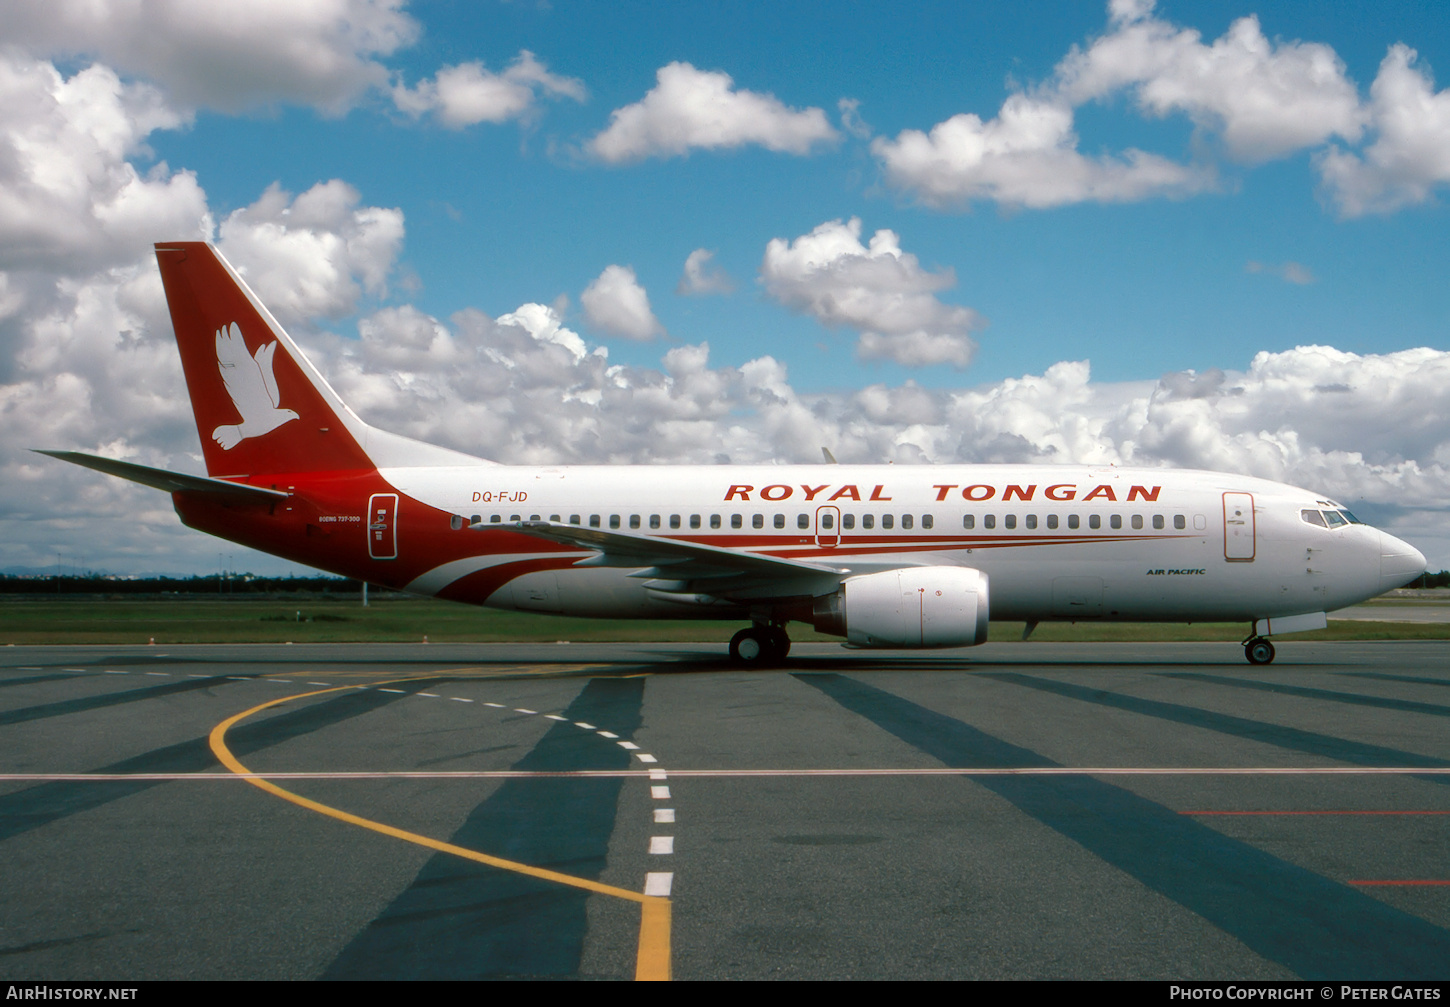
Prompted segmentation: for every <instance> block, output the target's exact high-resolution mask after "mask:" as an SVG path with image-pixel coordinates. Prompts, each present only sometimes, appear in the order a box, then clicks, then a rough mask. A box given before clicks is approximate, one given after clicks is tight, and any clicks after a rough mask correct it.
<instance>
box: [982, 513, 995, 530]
mask: <svg viewBox="0 0 1450 1007" xmlns="http://www.w3.org/2000/svg"><path fill="white" fill-rule="evenodd" d="M982 527H983V528H995V527H997V515H995V514H988V515H986V516H985V517H983V518H982Z"/></svg>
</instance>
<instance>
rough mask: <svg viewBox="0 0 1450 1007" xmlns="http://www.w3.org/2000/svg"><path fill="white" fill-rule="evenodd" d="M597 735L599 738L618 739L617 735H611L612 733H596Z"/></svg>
mask: <svg viewBox="0 0 1450 1007" xmlns="http://www.w3.org/2000/svg"><path fill="white" fill-rule="evenodd" d="M598 734H599V736H600V737H601V738H617V737H619V735H617V734H615V733H613V732H612V731H600V732H598Z"/></svg>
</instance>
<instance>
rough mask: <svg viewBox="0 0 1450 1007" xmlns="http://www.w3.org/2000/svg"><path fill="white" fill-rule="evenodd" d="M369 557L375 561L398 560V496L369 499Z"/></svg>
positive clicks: (379, 496)
mask: <svg viewBox="0 0 1450 1007" xmlns="http://www.w3.org/2000/svg"><path fill="white" fill-rule="evenodd" d="M368 555H369V556H371V557H372V558H373V559H397V558H398V494H396V493H374V494H373V495H372V496H370V497H368Z"/></svg>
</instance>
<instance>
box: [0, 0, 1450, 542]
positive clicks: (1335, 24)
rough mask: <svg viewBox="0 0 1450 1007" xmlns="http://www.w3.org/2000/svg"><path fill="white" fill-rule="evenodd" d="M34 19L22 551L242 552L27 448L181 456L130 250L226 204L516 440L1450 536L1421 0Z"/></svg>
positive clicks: (24, 55) (301, 1)
mask: <svg viewBox="0 0 1450 1007" xmlns="http://www.w3.org/2000/svg"><path fill="white" fill-rule="evenodd" d="M7 6H8V7H9V8H10V13H9V14H8V15H7V18H6V19H5V23H4V25H0V41H4V42H5V43H6V46H7V47H8V48H6V50H5V53H6V55H5V57H4V66H3V67H0V70H3V71H4V74H3V79H0V91H3V93H0V99H4V101H3V106H4V109H5V110H4V111H0V148H4V150H5V151H7V152H9V154H10V155H12V156H11V157H10V162H9V166H8V167H7V166H5V165H4V164H0V185H3V186H5V187H6V188H7V189H8V190H9V192H10V193H11V195H10V197H8V198H7V200H0V280H3V281H4V282H3V286H0V424H3V426H0V434H3V435H4V440H5V445H6V446H5V449H4V450H5V455H4V457H3V458H0V470H3V471H4V473H5V474H6V475H7V476H8V477H9V481H10V483H11V485H12V487H18V488H14V489H12V490H11V491H9V492H6V493H4V494H0V496H3V499H0V530H3V531H4V538H0V547H3V550H0V566H6V565H23V564H26V563H38V562H39V560H40V559H43V558H44V557H45V556H46V555H50V556H52V557H53V556H54V555H55V551H56V549H57V548H62V549H64V548H66V547H67V546H66V543H67V542H74V541H76V539H77V537H80V538H82V539H87V540H90V539H91V538H92V537H93V539H94V540H93V542H89V544H86V545H84V546H82V547H80V548H78V549H77V550H76V551H84V552H86V553H87V554H88V555H93V556H95V557H97V560H96V562H95V563H94V564H93V565H98V566H99V565H103V563H104V564H105V565H107V566H108V567H109V568H130V569H136V568H146V569H185V568H187V567H188V566H193V565H198V564H199V565H201V566H202V567H203V568H205V564H206V562H207V561H206V559H205V557H207V556H208V555H212V556H213V558H214V550H213V549H211V548H210V547H209V546H207V545H206V543H205V542H204V541H203V542H200V543H196V544H193V543H192V542H191V539H189V538H188V537H187V533H184V532H182V531H180V530H178V529H176V528H175V520H174V518H173V517H171V516H170V515H169V510H168V509H167V508H165V507H164V505H163V506H157V505H156V501H154V500H152V501H150V503H149V504H148V505H145V506H146V510H145V511H144V514H145V515H146V516H145V517H144V518H142V519H140V525H141V526H142V528H143V529H144V531H143V532H140V533H138V532H135V531H134V530H127V531H126V532H125V533H124V534H117V533H116V531H115V530H114V529H112V530H110V531H107V529H106V523H107V522H108V521H110V520H112V518H111V517H110V515H111V514H112V513H113V512H114V511H115V509H117V508H123V507H124V508H134V507H135V506H137V504H136V501H138V500H141V499H142V498H141V497H139V496H134V495H130V494H132V493H133V491H132V490H130V489H129V488H112V489H106V490H100V489H96V488H94V487H92V486H89V485H88V484H87V483H86V482H85V481H84V480H85V479H88V478H89V477H84V476H72V475H70V474H69V473H64V474H58V473H57V472H56V471H55V470H54V469H53V468H40V467H37V466H36V464H35V463H34V462H32V461H31V460H30V458H31V457H33V456H30V457H26V456H24V455H23V453H21V449H22V448H23V447H26V446H31V442H32V441H36V440H37V439H39V440H41V441H44V444H43V446H59V447H77V448H82V449H86V450H102V451H107V452H109V453H114V454H117V455H118V456H123V457H132V458H135V459H136V460H139V461H145V462H147V463H152V464H169V465H172V466H174V467H178V468H192V469H194V468H195V467H196V464H197V462H198V459H199V456H198V453H197V451H196V443H195V441H196V433H195V429H194V427H191V428H189V427H188V422H189V421H188V419H187V417H186V415H185V413H184V410H182V409H180V408H179V407H178V406H177V405H176V402H177V401H178V400H179V394H180V388H179V371H178V370H177V369H176V368H175V366H174V363H172V362H170V361H171V357H170V356H168V354H174V351H173V350H171V349H170V348H169V346H168V340H169V338H170V334H169V331H168V325H167V321H166V319H165V316H164V313H162V312H159V311H158V309H157V304H156V301H155V292H156V289H157V288H156V285H155V282H154V277H153V275H152V274H153V273H154V267H153V266H152V265H151V263H150V260H149V251H148V249H149V244H150V243H151V242H152V241H156V240H167V239H174V238H179V237H197V236H205V237H208V238H211V239H212V240H215V241H217V242H218V244H219V246H220V247H221V248H222V250H223V252H224V253H225V254H227V255H228V256H229V258H231V259H232V260H233V261H234V262H235V263H236V264H237V265H238V266H239V267H240V268H241V269H242V270H243V271H244V272H245V273H246V274H247V275H248V276H249V278H251V280H252V282H253V283H254V284H255V285H256V286H257V287H258V289H259V292H260V293H261V294H262V296H263V297H264V299H265V300H268V301H269V303H271V304H273V306H274V308H276V309H277V310H278V314H279V316H281V317H282V318H283V319H284V321H285V322H286V324H288V326H289V327H290V328H292V329H293V331H294V333H295V334H296V335H297V336H298V338H299V339H300V340H301V341H302V342H303V344H304V346H306V347H307V348H308V350H309V352H310V353H313V354H314V355H315V356H317V357H318V359H319V362H320V363H322V364H323V366H324V369H325V370H328V372H329V375H330V377H332V378H333V379H334V380H335V382H336V383H337V384H338V385H339V387H340V388H341V389H342V390H343V391H344V394H345V395H347V394H349V393H350V392H351V397H352V398H354V399H356V400H357V401H356V402H355V404H356V405H357V406H358V408H359V411H361V412H362V413H363V414H364V415H365V416H367V417H368V418H369V419H372V420H374V421H375V422H379V423H380V424H381V425H385V426H387V425H392V426H394V427H396V428H399V429H403V430H404V431H405V432H408V433H412V434H413V435H415V436H426V437H430V438H432V439H438V440H442V441H445V442H447V443H449V444H451V445H452V446H455V447H460V448H463V449H465V450H472V451H474V452H476V453H479V454H483V455H487V456H490V457H495V458H498V459H499V460H503V461H519V462H525V461H542V460H548V461H561V462H568V461H637V462H669V461H725V460H732V461H746V460H761V459H772V458H773V459H778V460H783V461H804V460H811V458H813V457H818V455H819V447H820V445H821V444H823V443H826V444H829V445H830V446H832V448H833V450H835V451H836V452H837V454H838V455H839V456H841V457H842V458H843V460H846V459H850V460H859V461H880V460H894V461H899V462H903V463H905V462H913V461H914V462H931V461H939V462H945V461H974V460H982V461H986V460H1019V461H1057V462H1066V461H1115V462H1118V463H1120V464H1129V463H1132V464H1154V465H1159V464H1171V465H1191V466H1196V467H1206V468H1229V469H1233V470H1237V471H1244V472H1251V473H1252V474H1255V475H1261V476H1266V477H1269V478H1276V479H1283V480H1285V481H1289V482H1295V483H1299V484H1304V485H1313V486H1316V487H1318V488H1320V489H1321V490H1322V491H1323V492H1326V493H1329V494H1332V495H1336V496H1339V497H1341V498H1343V499H1345V500H1346V501H1349V502H1352V503H1354V504H1356V505H1357V506H1360V507H1362V508H1366V509H1367V510H1368V511H1369V512H1371V513H1374V514H1376V515H1377V516H1378V519H1379V520H1382V521H1383V522H1384V523H1386V524H1388V525H1391V526H1392V527H1394V528H1395V529H1396V530H1397V531H1398V532H1400V533H1401V534H1404V535H1405V536H1406V537H1408V538H1410V539H1411V540H1412V541H1416V542H1417V544H1419V545H1421V547H1422V548H1423V549H1425V550H1426V552H1427V553H1428V554H1430V555H1431V558H1432V562H1435V561H1436V560H1437V559H1438V561H1439V562H1441V563H1442V564H1444V563H1450V523H1447V522H1446V520H1445V518H1444V513H1445V512H1444V499H1445V492H1446V491H1450V471H1447V467H1450V429H1447V422H1450V420H1447V417H1450V399H1447V397H1446V396H1447V395H1450V391H1445V390H1444V389H1445V386H1446V384H1447V383H1446V382H1445V381H1443V380H1442V378H1443V377H1444V376H1446V375H1450V346H1447V338H1446V333H1447V331H1450V329H1447V323H1450V284H1446V283H1445V282H1444V281H1443V279H1442V277H1443V276H1444V275H1445V274H1446V272H1447V268H1446V267H1447V254H1450V242H1446V241H1445V239H1444V230H1445V219H1446V218H1445V212H1446V211H1445V207H1444V201H1445V193H1446V188H1447V183H1450V92H1446V91H1445V89H1444V85H1445V83H1447V82H1450V81H1445V80H1442V79H1441V77H1447V78H1450V18H1445V17H1443V16H1437V14H1436V13H1435V11H1434V10H1433V9H1432V8H1430V7H1427V6H1425V5H1422V4H1385V5H1376V6H1374V7H1370V8H1367V7H1365V6H1364V5H1358V4H1348V3H1338V4H1326V3H1314V4H1310V3H1244V4H1241V5H1239V6H1234V5H1223V4H1206V3H1171V2H1169V3H1162V4H1159V5H1157V6H1156V7H1154V6H1153V5H1152V4H1150V3H1144V2H1141V0H1139V2H1134V0H1120V2H1118V3H1116V4H1115V5H1114V6H1112V7H1111V8H1110V7H1109V6H1108V5H1096V4H1079V3H1073V4H1065V3H1064V4H1045V5H1034V6H1031V7H1027V8H1024V7H1023V6H1022V5H1016V4H999V5H964V4H945V3H944V4H922V5H914V6H911V7H907V8H902V7H901V6H900V5H892V6H886V5H871V4H841V3H831V4H815V5H808V4H790V5H765V4H762V5H733V4H698V5H691V4H643V3H637V4H611V5H592V4H575V3H556V4H552V5H544V4H527V3H492V2H480V3H414V4H407V5H406V6H404V5H403V4H401V3H394V2H389V0H297V2H296V3H294V4H290V5H287V6H286V7H281V6H279V7H277V8H256V7H242V6H238V7H236V8H217V7H216V6H215V5H213V6H207V5H188V4H181V5H179V6H178V7H177V8H175V10H174V11H173V13H172V14H170V15H167V16H161V15H158V14H157V13H156V11H157V10H159V8H146V9H140V8H135V7H133V6H131V5H126V4H120V3H108V2H98V3H96V4H94V5H90V6H83V5H79V4H75V5H67V4H62V5H59V6H57V5H52V4H43V3H38V2H30V0H15V2H13V3H11V4H8V5H7ZM1246 18H1248V19H1253V20H1251V21H1245V20H1243V19H1246ZM1195 33H1196V34H1195ZM1397 46H1399V47H1406V46H1407V47H1409V48H1410V49H1413V50H1414V51H1415V53H1416V54H1417V55H1416V57H1415V58H1414V59H1413V60H1411V59H1410V57H1409V54H1408V53H1407V52H1405V51H1404V49H1403V48H1400V49H1396V48H1394V47H1397ZM1395 53H1399V56H1398V60H1399V62H1398V63H1396V62H1395V60H1396V58H1397V57H1396V56H1395ZM527 54H532V55H531V56H530V55H527ZM1441 68H1444V71H1443V74H1441V75H1440V76H1437V73H1436V72H1437V70H1440V69H1441ZM722 75H728V77H729V80H728V81H726V80H725V78H724V77H723V76H722ZM82 85H84V86H82ZM711 102H713V103H714V104H713V105H712V104H711ZM1004 102H1005V103H1007V107H1005V108H1004ZM1012 109H1016V110H1017V111H1020V112H1022V113H1023V116H1022V117H1021V118H1018V119H1013V118H1012V115H1013V114H1014V113H1012V112H1011V110H1012ZM966 116H975V117H976V119H974V120H970V121H968V120H966V119H965V118H964V117H966ZM954 117H955V118H954ZM616 123H617V124H618V128H615V127H614V126H612V124H616ZM626 126H628V127H629V128H628V129H626V128H625V127H626ZM953 129H955V132H952V130H953ZM1054 131H1055V132H1054ZM983 138H985V139H983ZM978 140H982V142H984V143H985V144H986V148H985V149H986V153H985V154H984V153H982V150H981V149H978V148H976V147H973V144H974V143H977V141H978ZM994 144H995V145H996V146H993V145H994ZM0 161H3V159H0ZM7 173H8V174H7ZM54 179H63V180H64V183H63V184H61V183H56V184H52V180H54ZM319 186H321V188H317V187H319ZM269 190H271V191H272V193H273V194H272V195H271V196H268V195H266V194H267V193H268V192H269ZM308 193H312V194H313V195H312V196H311V197H308V196H306V195H304V194H308ZM123 197H125V198H124V199H123ZM309 198H310V200H311V201H310V202H309ZM126 200H129V202H126ZM122 202H125V205H126V206H127V207H131V208H132V209H127V210H126V212H124V213H122V212H120V211H118V210H117V209H116V207H117V206H120V205H121V204H122ZM324 204H325V205H324ZM137 207H139V209H136V208H137ZM857 222H858V223H857ZM853 228H854V230H853ZM882 231H889V232H891V234H886V235H882V234H879V233H878V232H882ZM873 235H875V236H876V239H877V240H879V241H880V242H881V244H880V245H876V244H873ZM772 243H774V244H772ZM868 247H869V251H868ZM692 253H695V255H696V256H697V257H698V256H703V255H706V253H709V255H710V256H711V257H710V258H708V267H707V271H706V274H705V275H707V276H708V275H714V276H717V277H718V276H719V274H718V273H715V272H711V271H712V270H723V275H724V278H725V279H724V280H723V281H722V282H721V283H720V284H718V285H717V287H715V288H710V289H701V290H697V291H696V292H694V293H692V294H681V293H677V292H676V290H677V287H678V286H679V285H680V284H681V283H682V273H683V270H684V267H685V263H686V260H687V258H688V257H690V256H691V255H692ZM726 288H728V289H726ZM590 290H592V291H593V293H592V294H586V291H590ZM646 298H647V302H646ZM98 305H99V306H100V307H97V306H98ZM530 305H532V306H535V307H534V308H528V310H525V308H526V306H530ZM706 346H708V352H707V351H706ZM1311 346H1319V347H1327V348H1328V349H1327V350H1325V351H1309V350H1306V349H1303V348H1305V347H1311ZM1420 351H1423V352H1420ZM561 354H562V356H561ZM1260 355H1264V356H1260ZM611 368H612V369H611ZM1189 372H1192V373H1189ZM525 374H527V375H528V378H527V380H526V379H525V378H524V377H523V375H525ZM121 375H126V376H129V377H127V378H126V380H127V381H128V382H129V384H130V387H129V388H128V389H127V390H126V391H124V392H120V391H116V390H114V389H112V388H111V387H110V384H111V383H114V382H115V381H116V380H117V378H118V376H121ZM148 388H150V389H151V391H150V393H149V395H148V394H147V391H146V390H147V389H148ZM1185 388H1186V389H1190V391H1187V392H1185V391H1184V390H1183V389H1185ZM1326 389H1327V391H1326ZM36 403H44V404H45V409H46V413H45V415H46V416H49V417H50V419H49V420H44V419H37V418H35V416H34V415H32V414H33V413H34V406H35V404H36ZM27 410H29V411H27ZM57 438H59V439H60V440H64V441H66V443H63V444H62V443H59V442H58V441H57ZM148 499H149V498H148ZM168 522H169V523H168ZM118 540H124V541H123V544H118ZM102 558H103V559H102ZM265 562H269V561H264V560H261V559H260V558H258V559H257V560H256V565H258V566H259V567H260V566H261V565H262V564H264V563H265Z"/></svg>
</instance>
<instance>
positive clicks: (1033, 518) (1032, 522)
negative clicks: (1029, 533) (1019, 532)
mask: <svg viewBox="0 0 1450 1007" xmlns="http://www.w3.org/2000/svg"><path fill="white" fill-rule="evenodd" d="M1026 523H1027V527H1028V528H1036V527H1037V515H1036V514H1028V515H1027V519H1026Z"/></svg>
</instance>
